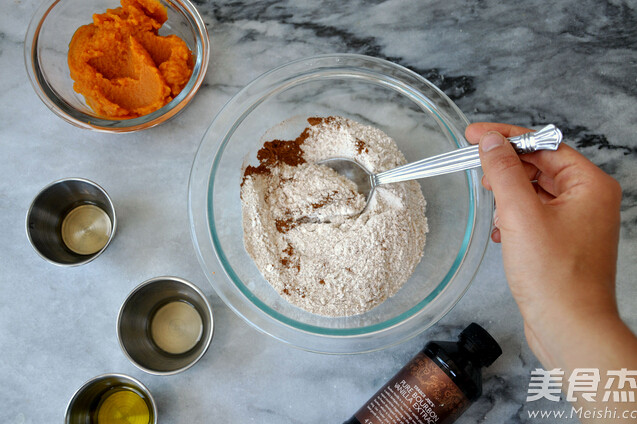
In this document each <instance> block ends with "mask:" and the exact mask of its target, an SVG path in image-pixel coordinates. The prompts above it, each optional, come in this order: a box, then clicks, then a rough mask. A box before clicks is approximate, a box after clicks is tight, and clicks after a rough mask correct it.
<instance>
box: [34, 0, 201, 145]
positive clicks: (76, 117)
mask: <svg viewBox="0 0 637 424" xmlns="http://www.w3.org/2000/svg"><path fill="white" fill-rule="evenodd" d="M62 1H63V0H49V1H47V2H45V3H43V4H41V5H40V6H39V7H38V9H37V10H36V12H35V13H34V14H33V17H32V18H31V21H30V22H29V26H28V27H27V32H26V35H25V38H24V64H25V67H26V70H27V75H28V76H29V81H30V83H31V86H32V87H33V90H34V91H35V93H36V94H37V95H38V97H39V98H40V100H41V101H42V102H43V103H44V104H45V105H46V106H47V107H48V108H49V109H50V110H51V111H52V112H53V113H55V114H56V115H57V116H59V117H60V118H62V119H63V120H64V121H66V122H68V123H70V124H72V125H74V126H76V127H79V128H84V129H90V130H95V131H98V132H107V133H128V132H135V131H140V130H144V129H148V128H152V127H155V126H157V125H159V124H162V123H164V122H166V121H168V120H169V119H170V118H172V117H174V116H175V115H177V114H178V113H179V112H181V110H183V109H184V108H185V107H186V105H187V104H188V103H190V100H192V98H193V97H194V96H195V94H196V93H197V91H198V90H199V88H200V87H201V85H202V84H203V81H204V78H205V76H206V72H207V70H208V63H209V61H210V39H209V35H208V29H207V27H206V23H205V22H204V20H203V18H202V17H201V15H200V14H199V11H198V10H197V8H196V7H195V6H194V5H193V4H192V3H191V2H190V1H189V0H158V1H159V2H160V3H162V4H164V5H165V6H166V7H167V8H168V9H171V8H172V9H173V10H178V11H179V12H181V14H182V15H183V16H184V17H185V18H186V19H187V20H188V22H189V23H190V26H191V28H192V29H193V30H194V31H195V33H196V34H197V36H196V37H195V41H196V42H195V48H194V50H193V54H194V56H195V58H196V60H195V64H194V67H193V71H192V75H191V77H190V79H189V80H188V83H187V84H186V85H185V86H184V88H183V89H182V90H181V92H180V93H179V94H178V95H177V96H176V97H175V98H174V99H172V100H171V101H170V102H169V103H167V104H166V105H164V106H163V107H161V108H159V109H157V110H156V111H154V112H151V113H149V114H146V115H143V116H140V117H137V118H132V119H106V118H100V117H98V116H95V115H91V114H87V113H83V112H80V111H78V110H77V109H75V108H74V107H72V106H71V105H69V104H68V103H67V102H66V101H64V100H63V99H62V98H60V97H59V96H57V95H56V93H55V89H54V88H53V87H51V86H50V84H49V83H48V82H47V81H46V78H45V77H44V76H43V75H42V72H41V71H40V70H39V69H40V59H39V56H38V40H39V36H40V31H41V29H42V26H43V24H44V21H45V20H46V18H47V16H48V15H49V13H50V12H51V11H52V10H53V8H54V7H55V6H56V5H57V4H58V3H60V2H62ZM114 1H116V0H114ZM98 12H99V11H97V12H96V13H98ZM70 41H71V40H69V42H70Z"/></svg>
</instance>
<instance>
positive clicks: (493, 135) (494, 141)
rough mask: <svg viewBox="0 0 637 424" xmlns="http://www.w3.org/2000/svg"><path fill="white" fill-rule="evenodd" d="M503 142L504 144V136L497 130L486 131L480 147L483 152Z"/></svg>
mask: <svg viewBox="0 0 637 424" xmlns="http://www.w3.org/2000/svg"><path fill="white" fill-rule="evenodd" d="M502 144H504V137H503V136H502V134H500V133H497V132H495V131H491V132H488V133H486V134H485V135H483V136H482V139H481V140H480V148H481V149H482V151H483V152H488V151H491V150H493V149H495V148H496V147H498V146H501V145H502Z"/></svg>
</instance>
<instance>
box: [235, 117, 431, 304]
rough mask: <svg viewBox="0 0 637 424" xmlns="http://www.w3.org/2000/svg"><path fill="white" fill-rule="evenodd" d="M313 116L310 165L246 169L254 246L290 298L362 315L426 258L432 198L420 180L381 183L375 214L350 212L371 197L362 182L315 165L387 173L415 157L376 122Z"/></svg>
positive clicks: (248, 241) (307, 137) (247, 241)
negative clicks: (333, 163)
mask: <svg viewBox="0 0 637 424" xmlns="http://www.w3.org/2000/svg"><path fill="white" fill-rule="evenodd" d="M308 121H310V123H311V124H312V125H310V126H309V128H308V130H306V131H305V132H304V134H303V135H302V136H301V137H300V138H299V139H297V140H296V144H295V146H297V147H296V149H297V151H298V155H297V156H298V157H297V159H299V158H300V162H303V160H304V161H305V163H300V164H296V163H292V162H293V161H292V162H289V163H292V165H293V166H291V165H289V164H286V163H282V162H281V161H271V162H270V163H269V164H268V165H269V166H267V167H264V166H263V165H262V166H261V167H260V168H259V170H260V171H259V172H256V171H258V170H257V168H252V170H251V171H249V170H246V172H245V177H244V180H243V183H242V188H241V199H242V212H243V231H244V245H245V248H246V251H247V252H248V254H249V255H250V256H251V257H252V259H253V260H254V262H255V263H256V266H257V268H258V269H259V271H261V273H262V274H263V276H264V277H265V279H266V280H267V281H268V282H269V283H270V284H271V285H272V286H273V287H274V288H275V289H276V291H277V292H279V294H281V296H282V297H283V298H285V299H286V300H287V301H289V302H290V303H292V304H294V305H296V306H298V307H300V308H303V309H305V310H307V311H309V312H312V313H316V314H320V315H326V316H349V315H355V314H360V313H363V312H365V311H368V310H370V309H371V308H373V307H375V306H377V305H378V304H380V303H381V302H383V301H384V300H385V299H387V298H389V297H391V296H393V295H394V294H395V293H396V292H397V291H398V290H399V289H400V288H401V287H402V285H403V284H404V283H405V282H406V281H407V280H408V279H409V277H410V276H411V274H412V273H413V271H414V268H415V267H416V265H417V264H418V262H420V259H421V257H422V254H423V248H424V246H425V238H426V233H427V231H428V228H427V218H426V217H425V214H424V212H425V206H426V202H425V199H424V197H423V195H422V192H421V190H420V186H419V184H418V183H417V182H414V181H410V182H403V183H395V184H389V185H385V186H380V187H378V188H377V189H376V193H375V194H374V196H373V198H372V202H371V204H370V206H369V208H368V209H367V210H366V211H365V213H363V214H361V215H359V216H357V217H354V218H348V217H347V215H349V214H351V213H353V212H354V211H358V210H361V209H362V208H363V206H364V204H365V199H364V198H363V197H362V195H360V194H359V193H358V192H357V191H356V185H355V184H354V183H352V182H351V181H349V180H348V179H346V178H344V177H342V176H339V175H338V174H337V173H336V172H335V171H333V170H331V169H329V168H327V167H325V166H322V165H316V164H315V162H317V161H320V160H323V159H328V158H332V157H349V158H352V159H354V160H356V161H358V162H359V163H361V164H363V165H364V166H365V167H367V169H369V170H370V171H372V172H374V173H377V172H380V171H383V170H386V169H390V168H393V167H395V166H398V165H402V164H404V163H405V158H404V156H403V155H402V153H401V152H400V151H399V150H398V147H397V146H396V143H395V142H394V141H393V140H392V139H391V138H389V137H388V136H387V135H386V134H384V133H383V132H382V131H380V130H378V129H376V128H373V127H369V126H364V125H362V124H359V123H357V122H354V121H351V120H348V119H345V118H340V117H330V118H325V119H318V118H313V119H309V120H308ZM284 143H288V142H284ZM289 143H294V142H293V141H291V142H289ZM293 147H294V146H293ZM298 147H300V150H299V149H298ZM286 151H289V150H286ZM260 159H261V157H260ZM263 162H264V161H263V160H261V163H262V164H263ZM335 216H336V217H340V218H334V217H335ZM325 217H330V219H329V222H324V221H323V220H324V219H325Z"/></svg>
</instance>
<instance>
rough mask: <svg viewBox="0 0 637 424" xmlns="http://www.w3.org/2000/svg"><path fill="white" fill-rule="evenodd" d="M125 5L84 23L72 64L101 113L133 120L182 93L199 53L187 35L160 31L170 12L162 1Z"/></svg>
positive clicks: (135, 0)
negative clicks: (184, 36) (160, 33)
mask: <svg viewBox="0 0 637 424" xmlns="http://www.w3.org/2000/svg"><path fill="white" fill-rule="evenodd" d="M121 5H122V6H121V7H118V8H117V9H108V10H107V11H106V13H103V14H95V15H93V23H92V24H89V25H84V26H81V27H80V28H78V30H77V31H76V32H75V34H74V35H73V39H72V40H71V43H70V45H69V54H68V63H69V68H70V70H71V78H73V81H75V83H74V84H73V89H74V90H75V91H77V92H78V93H80V94H82V95H83V96H84V98H85V99H86V103H87V104H88V105H89V106H90V107H91V108H92V109H93V110H94V111H95V112H96V113H97V114H98V115H101V116H104V117H108V118H117V119H128V118H136V117H138V116H142V115H146V114H148V113H151V112H153V111H155V110H157V109H159V108H160V107H162V106H164V105H165V104H167V103H168V102H170V101H171V100H172V99H173V98H174V97H175V96H177V94H179V92H181V90H182V89H183V88H184V86H185V85H186V83H187V82H188V80H189V79H190V75H191V74H192V68H193V56H192V52H191V51H190V50H189V49H188V46H186V43H185V42H184V41H183V40H182V39H181V38H179V37H177V36H176V35H169V36H167V37H162V36H160V35H158V33H157V31H158V30H159V28H161V26H162V25H163V23H164V22H166V19H167V12H166V8H165V7H164V6H163V5H161V4H160V3H159V2H158V1H157V0H121Z"/></svg>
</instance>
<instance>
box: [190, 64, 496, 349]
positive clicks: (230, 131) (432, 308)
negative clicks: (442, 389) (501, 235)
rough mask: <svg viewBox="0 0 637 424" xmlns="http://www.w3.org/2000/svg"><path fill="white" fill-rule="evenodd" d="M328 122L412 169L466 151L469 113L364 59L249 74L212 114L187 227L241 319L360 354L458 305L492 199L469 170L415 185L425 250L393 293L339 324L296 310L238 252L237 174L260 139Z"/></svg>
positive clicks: (481, 244) (391, 67) (252, 159)
mask: <svg viewBox="0 0 637 424" xmlns="http://www.w3.org/2000/svg"><path fill="white" fill-rule="evenodd" d="M330 115H340V116H344V117H347V118H351V119H353V120H355V121H358V122H361V123H364V124H370V125H373V126H375V127H378V128H380V129H381V130H383V131H384V132H385V133H387V134H388V135H389V136H391V137H392V138H393V139H394V140H395V141H396V142H397V144H398V146H399V148H400V150H401V151H402V152H403V153H404V154H405V156H406V158H407V160H408V161H415V160H418V159H422V158H424V157H427V156H431V155H435V154H439V153H444V152H447V151H450V150H453V149H456V148H459V147H464V146H466V145H468V142H467V141H466V140H465V139H464V129H465V127H466V126H467V125H468V121H467V119H466V118H465V116H464V115H463V114H462V112H460V110H459V109H458V108H457V107H456V106H455V105H454V104H453V103H452V102H451V100H449V98H448V97H447V96H445V95H444V94H443V93H442V92H441V91H440V90H439V89H437V88H436V87H435V86H434V85H432V84H431V83H429V82H428V81H427V80H425V79H424V78H422V77H421V76H419V75H417V74H415V73H414V72H411V71H409V70H407V69H405V68H403V67H401V66H398V65H396V64H393V63H391V62H387V61H384V60H380V59H375V58H372V57H366V56H360V55H349V54H346V55H327V56H318V57H312V58H307V59H302V60H299V61H295V62H292V63H289V64H286V65H283V66H281V67H279V68H277V69H274V70H272V71H270V72H268V73H266V74H264V75H262V76H261V77H259V78H257V79H256V80H255V81H253V82H252V83H250V84H249V85H248V86H246V87H245V88H244V89H243V90H241V91H240V92H239V93H238V94H237V95H236V96H234V97H233V98H232V99H231V100H230V101H229V102H228V103H227V104H226V105H225V106H224V108H223V109H222V110H221V111H220V112H219V114H218V115H217V116H216V117H215V118H214V120H213V122H212V124H211V125H210V127H209V129H208V131H207V132H206V134H205V136H204V138H203V140H202V142H201V146H200V147H199V151H198V152H197V156H196V158H195V161H194V164H193V168H192V172H191V176H190V186H189V213H190V223H191V231H192V237H193V242H194V245H195V248H196V250H197V254H198V257H199V261H200V262H201V265H202V267H203V269H204V272H205V274H206V276H207V277H208V279H209V280H210V283H211V284H212V286H213V287H214V289H215V290H216V292H217V294H218V295H219V296H220V297H221V298H222V299H223V300H224V301H225V303H226V304H227V305H228V306H229V307H230V308H232V309H233V310H234V311H235V312H236V313H237V314H239V315H240V316H241V317H242V318H243V319H245V320H246V321H247V322H248V323H250V324H252V325H253V326H254V327H256V328H257V329H259V330H261V331H263V332H265V333H267V334H269V335H270V336H272V337H275V338H276V339H279V340H281V341H284V342H286V343H290V344H292V345H294V346H297V347H300V348H302V349H306V350H311V351H316V352H324V353H357V352H366V351H371V350H376V349H381V348H384V347H387V346H390V345H392V344H396V343H399V342H401V341H404V340H406V339H408V338H411V337H413V336H415V335H417V334H418V333H420V332H422V331H424V330H425V329H427V328H428V327H429V326H431V325H433V324H434V323H436V322H437V321H438V320H439V319H440V318H441V317H442V316H443V315H444V314H445V313H446V312H448V311H449V310H450V309H451V308H452V307H453V306H454V304H455V303H456V302H457V301H458V300H459V299H460V297H461V296H462V295H463V293H464V292H465V291H466V290H467V288H468V286H469V284H470V282H471V280H472V278H473V276H474V274H475V272H476V271H477V269H478V266H479V264H480V262H481V260H482V256H483V254H484V250H485V247H486V244H487V241H488V239H489V233H490V228H491V218H492V212H493V210H492V208H493V200H492V197H491V195H490V193H489V192H487V191H486V190H485V189H484V188H483V187H482V186H481V184H480V178H479V177H480V175H479V173H478V171H476V170H471V171H466V172H461V173H456V174H450V175H445V176H440V177H434V178H428V179H424V180H420V184H421V187H422V191H423V194H424V195H425V198H426V200H427V212H426V215H427V218H428V220H429V229H430V231H429V234H428V235H427V245H426V246H425V251H424V256H423V258H422V261H421V262H420V264H419V265H418V266H417V268H416V270H415V272H414V274H413V275H412V277H411V278H410V279H409V280H408V281H407V283H405V285H404V286H403V288H402V289H401V290H400V291H399V292H398V293H397V294H396V295H395V296H394V297H392V298H390V299H388V300H386V301H385V302H383V303H382V304H381V305H380V306H378V307H376V308H374V309H372V310H370V311H368V312H367V313H364V314H361V315H356V316H352V317H343V318H331V317H323V316H319V315H314V314H311V313H309V312H306V311H303V310H301V309H299V308H296V307H294V306H292V305H291V304H289V303H288V302H286V301H285V300H284V299H283V298H281V297H280V296H279V295H278V294H277V293H276V292H275V291H274V289H272V287H271V286H270V285H269V284H268V282H267V281H266V280H265V279H264V278H263V277H262V276H261V274H260V273H259V271H258V269H257V268H256V266H255V264H254V263H253V261H252V259H251V258H250V256H248V254H247V253H246V251H245V249H244V246H243V229H242V222H241V201H240V198H239V192H240V186H239V185H240V182H241V178H242V170H243V169H244V167H245V166H246V165H247V164H251V165H255V164H256V163H257V160H256V153H257V151H258V150H259V148H260V147H262V145H263V141H264V139H263V135H264V134H265V133H266V132H267V139H273V138H284V139H291V138H295V137H296V136H298V135H299V134H300V132H301V131H302V129H303V128H304V127H305V126H306V125H307V122H306V121H305V119H306V118H307V117H312V116H330ZM282 121H286V123H285V124H284V125H278V124H279V123H281V122H282ZM326 248H329V246H326Z"/></svg>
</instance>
